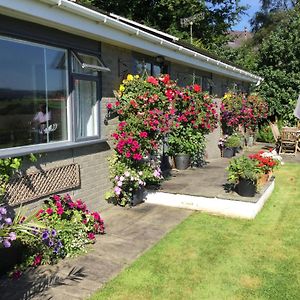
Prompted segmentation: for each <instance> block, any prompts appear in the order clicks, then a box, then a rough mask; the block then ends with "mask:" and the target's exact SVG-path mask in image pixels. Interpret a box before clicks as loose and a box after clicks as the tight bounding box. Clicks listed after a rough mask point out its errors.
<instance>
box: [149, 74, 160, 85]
mask: <svg viewBox="0 0 300 300" xmlns="http://www.w3.org/2000/svg"><path fill="white" fill-rule="evenodd" d="M147 82H149V83H152V84H153V85H158V80H157V79H156V78H155V77H153V76H149V77H148V78H147Z"/></svg>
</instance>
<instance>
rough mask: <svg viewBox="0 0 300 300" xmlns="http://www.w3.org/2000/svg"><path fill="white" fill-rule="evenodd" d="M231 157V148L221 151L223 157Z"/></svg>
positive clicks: (232, 151)
mask: <svg viewBox="0 0 300 300" xmlns="http://www.w3.org/2000/svg"><path fill="white" fill-rule="evenodd" d="M233 156H234V150H233V148H225V149H224V150H223V157H226V158H231V157H233Z"/></svg>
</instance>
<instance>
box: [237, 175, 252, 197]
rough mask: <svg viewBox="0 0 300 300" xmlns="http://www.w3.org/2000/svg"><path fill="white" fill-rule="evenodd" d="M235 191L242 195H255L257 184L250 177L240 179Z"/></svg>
mask: <svg viewBox="0 0 300 300" xmlns="http://www.w3.org/2000/svg"><path fill="white" fill-rule="evenodd" d="M235 191H236V192H237V193H238V194H239V195H240V196H242V197H254V195H255V193H256V184H255V183H253V182H252V181H251V180H249V179H240V181H239V183H238V184H237V185H236V186H235Z"/></svg>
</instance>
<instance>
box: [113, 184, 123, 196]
mask: <svg viewBox="0 0 300 300" xmlns="http://www.w3.org/2000/svg"><path fill="white" fill-rule="evenodd" d="M114 191H115V193H116V195H118V196H119V195H120V194H121V191H122V190H121V189H120V187H118V186H116V187H115V189H114Z"/></svg>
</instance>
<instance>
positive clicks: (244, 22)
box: [232, 0, 260, 31]
mask: <svg viewBox="0 0 300 300" xmlns="http://www.w3.org/2000/svg"><path fill="white" fill-rule="evenodd" d="M259 2H260V1H259V0H241V2H240V3H241V5H249V6H250V7H249V9H248V10H247V11H246V13H247V14H246V15H244V16H242V19H241V21H240V22H239V23H238V24H237V25H235V26H234V27H233V28H232V29H233V30H244V27H245V26H246V27H247V29H248V31H249V30H250V23H249V20H250V19H251V18H252V17H253V15H254V14H255V13H256V12H257V11H258V10H259V8H260V3H259Z"/></svg>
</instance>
